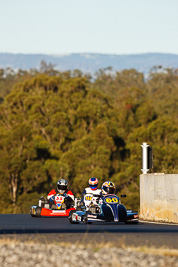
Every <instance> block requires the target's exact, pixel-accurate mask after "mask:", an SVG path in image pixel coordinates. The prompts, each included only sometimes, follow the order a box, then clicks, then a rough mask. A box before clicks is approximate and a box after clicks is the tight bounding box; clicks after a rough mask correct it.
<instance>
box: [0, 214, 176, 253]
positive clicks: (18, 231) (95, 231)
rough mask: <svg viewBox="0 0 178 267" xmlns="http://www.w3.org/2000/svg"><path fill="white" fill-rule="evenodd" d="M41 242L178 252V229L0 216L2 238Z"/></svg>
mask: <svg viewBox="0 0 178 267" xmlns="http://www.w3.org/2000/svg"><path fill="white" fill-rule="evenodd" d="M4 237H6V238H7V237H8V238H11V239H12V238H13V239H14V238H16V239H20V240H37V241H41V242H48V243H49V241H54V242H72V243H75V242H80V243H89V242H90V243H91V242H93V243H100V242H101V243H103V242H104V243H106V242H107V243H108V242H109V243H112V244H114V245H116V244H117V245H118V246H119V245H134V246H155V247H169V248H175V249H178V225H173V224H172V225H169V224H153V223H146V222H139V224H124V223H119V224H114V223H95V224H94V223H93V224H91V225H85V224H70V223H69V220H68V218H53V217H49V218H47V217H44V218H34V217H31V216H30V215H29V214H0V238H1V239H2V238H4Z"/></svg>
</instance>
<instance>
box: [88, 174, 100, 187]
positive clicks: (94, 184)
mask: <svg viewBox="0 0 178 267" xmlns="http://www.w3.org/2000/svg"><path fill="white" fill-rule="evenodd" d="M88 183H89V187H90V188H91V190H96V189H97V188H98V179H97V178H95V177H92V178H90V179H89V181H88Z"/></svg>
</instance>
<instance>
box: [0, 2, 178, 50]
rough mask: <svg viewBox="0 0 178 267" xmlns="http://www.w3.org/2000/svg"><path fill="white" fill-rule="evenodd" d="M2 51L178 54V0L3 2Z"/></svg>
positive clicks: (0, 14) (0, 8)
mask: <svg viewBox="0 0 178 267" xmlns="http://www.w3.org/2000/svg"><path fill="white" fill-rule="evenodd" d="M0 25H1V29H0V52H12V53H35V54H36V53H42V54H68V53H108V54H135V53H147V52H163V53H175V54H178V0H29V1H27V0H26V1H25V0H0Z"/></svg>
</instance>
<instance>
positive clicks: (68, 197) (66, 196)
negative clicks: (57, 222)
mask: <svg viewBox="0 0 178 267" xmlns="http://www.w3.org/2000/svg"><path fill="white" fill-rule="evenodd" d="M56 196H57V197H56ZM47 199H48V200H49V202H50V204H51V205H50V206H51V207H53V209H60V208H61V206H62V204H63V202H64V203H65V205H66V209H69V208H70V206H71V204H72V203H73V201H74V195H73V193H72V192H71V191H69V190H68V182H67V180H65V179H60V180H59V181H58V182H57V187H56V190H55V189H53V190H51V191H50V192H49V194H48V196H47ZM56 199H57V200H58V201H57V200H56ZM60 200H61V202H60Z"/></svg>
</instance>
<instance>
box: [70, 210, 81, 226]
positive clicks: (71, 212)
mask: <svg viewBox="0 0 178 267" xmlns="http://www.w3.org/2000/svg"><path fill="white" fill-rule="evenodd" d="M74 212H75V210H71V211H70V213H69V222H70V223H71V224H79V222H75V221H73V220H72V214H73V213H74Z"/></svg>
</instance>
